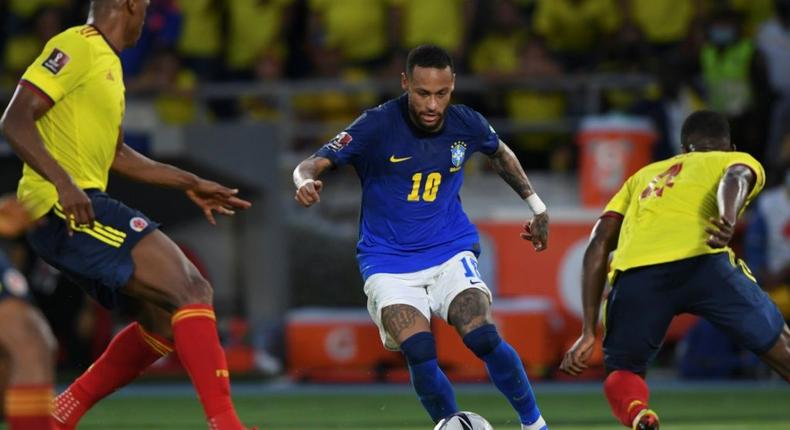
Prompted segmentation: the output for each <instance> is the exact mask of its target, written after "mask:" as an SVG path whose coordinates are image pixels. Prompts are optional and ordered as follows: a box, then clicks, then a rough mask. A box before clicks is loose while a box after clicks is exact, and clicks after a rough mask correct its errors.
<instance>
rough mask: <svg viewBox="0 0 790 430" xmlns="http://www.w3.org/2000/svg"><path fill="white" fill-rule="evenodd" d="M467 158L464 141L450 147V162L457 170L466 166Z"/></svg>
mask: <svg viewBox="0 0 790 430" xmlns="http://www.w3.org/2000/svg"><path fill="white" fill-rule="evenodd" d="M464 158H466V143H465V142H464V141H463V140H458V141H456V142H454V143H453V144H452V146H450V160H451V161H452V162H453V166H454V167H456V168H459V167H461V165H462V164H464Z"/></svg>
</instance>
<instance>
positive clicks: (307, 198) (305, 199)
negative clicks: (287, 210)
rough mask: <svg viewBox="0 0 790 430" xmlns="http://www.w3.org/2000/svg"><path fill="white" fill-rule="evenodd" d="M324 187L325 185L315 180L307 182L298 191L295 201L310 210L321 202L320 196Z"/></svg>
mask: <svg viewBox="0 0 790 430" xmlns="http://www.w3.org/2000/svg"><path fill="white" fill-rule="evenodd" d="M323 187H324V183H323V182H321V181H317V180H313V179H308V180H305V181H304V182H302V184H301V185H300V186H299V188H298V189H297V190H296V195H295V196H294V200H296V201H297V202H299V204H300V205H302V206H304V207H306V208H308V207H310V206H312V205H314V204H316V203H318V202H320V201H321V196H320V194H321V189H322V188H323Z"/></svg>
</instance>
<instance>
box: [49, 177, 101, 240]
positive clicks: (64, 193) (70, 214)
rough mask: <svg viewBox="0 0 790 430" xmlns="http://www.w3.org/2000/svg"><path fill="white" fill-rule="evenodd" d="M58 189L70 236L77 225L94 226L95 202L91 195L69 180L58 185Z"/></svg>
mask: <svg viewBox="0 0 790 430" xmlns="http://www.w3.org/2000/svg"><path fill="white" fill-rule="evenodd" d="M56 189H57V191H58V201H59V202H60V205H61V207H63V214H64V215H65V216H66V227H67V228H68V232H69V236H72V235H74V230H75V229H76V228H77V227H88V228H93V220H94V219H95V215H94V214H93V203H92V202H91V199H90V197H88V195H87V194H85V191H83V190H81V189H80V188H79V187H78V186H76V185H75V184H74V183H73V182H71V181H68V182H64V183H62V184H59V185H56Z"/></svg>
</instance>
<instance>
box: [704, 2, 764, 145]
mask: <svg viewBox="0 0 790 430" xmlns="http://www.w3.org/2000/svg"><path fill="white" fill-rule="evenodd" d="M741 21H742V19H741V16H740V15H739V14H738V13H736V12H735V11H733V10H730V9H724V10H720V11H717V12H716V13H715V14H714V15H713V16H712V17H711V18H710V21H709V22H708V25H707V31H706V40H705V43H704V44H703V45H702V49H701V51H700V54H699V65H700V73H701V75H702V83H703V86H704V91H705V95H706V101H707V105H708V107H709V108H710V109H712V110H715V111H717V112H720V113H723V114H724V115H726V116H727V119H728V120H729V122H730V125H731V127H732V130H733V131H732V138H733V142H735V144H736V145H738V148H739V149H740V150H742V151H744V152H748V153H749V154H763V153H764V151H765V147H764V144H765V138H766V136H765V135H764V133H763V130H765V129H766V128H767V126H768V124H767V121H765V118H766V117H767V115H768V111H767V109H763V108H762V106H760V105H759V104H758V103H757V102H756V100H765V99H766V97H767V94H768V88H767V86H766V82H767V78H766V71H765V62H764V59H763V57H762V55H761V54H760V52H759V51H757V50H756V49H755V46H754V43H752V41H751V40H750V39H749V38H747V37H745V36H744V35H743V34H742V30H741V27H742V25H741Z"/></svg>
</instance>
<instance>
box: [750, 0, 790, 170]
mask: <svg viewBox="0 0 790 430" xmlns="http://www.w3.org/2000/svg"><path fill="white" fill-rule="evenodd" d="M775 7H776V17H775V18H774V19H772V20H770V21H767V22H765V23H764V24H763V25H762V26H761V27H760V29H759V31H758V33H757V46H758V47H759V49H760V51H762V53H763V56H764V57H765V62H766V65H767V68H768V82H769V83H770V88H771V91H772V92H773V100H772V107H771V119H770V121H771V122H770V124H771V125H770V128H769V131H768V141H767V143H766V152H765V155H764V159H765V162H766V170H767V171H768V176H769V179H775V177H776V176H778V175H777V174H776V173H777V170H778V169H779V165H778V164H777V163H778V162H779V160H781V146H782V139H783V137H784V136H785V135H786V134H787V133H788V132H790V0H775Z"/></svg>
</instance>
